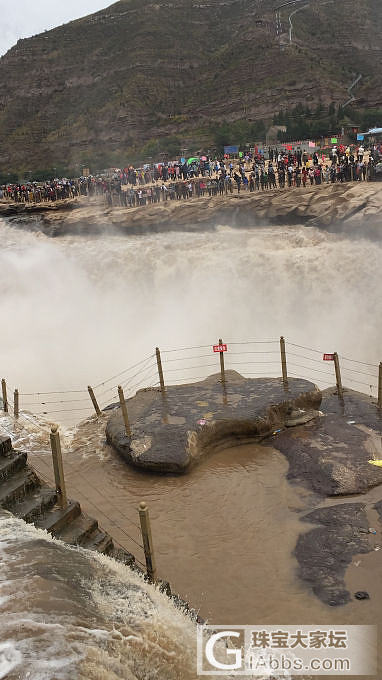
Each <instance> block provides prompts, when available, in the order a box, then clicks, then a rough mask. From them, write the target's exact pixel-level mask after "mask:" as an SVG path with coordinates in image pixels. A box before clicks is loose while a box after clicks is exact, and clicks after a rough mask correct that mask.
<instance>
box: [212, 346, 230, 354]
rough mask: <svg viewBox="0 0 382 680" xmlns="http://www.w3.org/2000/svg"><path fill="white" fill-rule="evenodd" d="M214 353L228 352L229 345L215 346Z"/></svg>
mask: <svg viewBox="0 0 382 680" xmlns="http://www.w3.org/2000/svg"><path fill="white" fill-rule="evenodd" d="M213 348H214V352H226V351H227V345H214V346H213Z"/></svg>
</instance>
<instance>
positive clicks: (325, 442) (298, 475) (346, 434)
mask: <svg viewBox="0 0 382 680" xmlns="http://www.w3.org/2000/svg"><path fill="white" fill-rule="evenodd" d="M321 413H322V415H321V417H320V418H318V419H315V420H314V421H311V422H309V423H306V425H304V426H302V427H297V428H295V429H291V430H289V429H288V430H286V431H285V432H281V433H280V434H279V435H278V437H277V441H276V442H274V443H273V445H274V446H276V448H277V449H278V450H279V451H281V453H283V454H284V455H285V456H286V457H287V459H288V461H289V466H290V467H289V473H288V478H289V479H290V480H293V481H296V482H299V483H301V484H303V485H304V486H306V487H307V488H310V489H311V490H312V491H314V492H316V493H318V494H321V495H322V496H344V495H349V494H356V493H366V492H367V491H368V489H371V488H372V487H374V486H377V485H378V484H381V483H382V468H378V467H375V466H373V465H370V463H369V460H370V459H371V458H372V452H371V448H370V445H369V440H370V433H368V429H371V430H372V431H373V432H376V433H379V434H382V431H381V428H382V417H381V414H380V411H379V410H378V409H377V407H376V404H375V403H374V402H373V401H372V400H371V399H370V398H369V397H367V396H366V395H362V394H359V393H357V392H352V391H350V390H346V392H345V399H344V401H343V402H341V401H340V400H339V399H338V396H337V394H335V393H333V390H329V391H328V390H327V391H325V392H323V398H322V403H321ZM362 428H364V429H362Z"/></svg>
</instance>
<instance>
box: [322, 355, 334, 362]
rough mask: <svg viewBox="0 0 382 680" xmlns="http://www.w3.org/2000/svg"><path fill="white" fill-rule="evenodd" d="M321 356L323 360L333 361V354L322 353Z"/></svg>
mask: <svg viewBox="0 0 382 680" xmlns="http://www.w3.org/2000/svg"><path fill="white" fill-rule="evenodd" d="M322 358H323V360H324V361H334V354H324V356H323V357H322Z"/></svg>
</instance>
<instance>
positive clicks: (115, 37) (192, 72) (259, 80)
mask: <svg viewBox="0 0 382 680" xmlns="http://www.w3.org/2000/svg"><path fill="white" fill-rule="evenodd" d="M279 4H280V2H277V1H274V0H196V1H193V0H173V1H171V0H168V1H167V2H163V1H162V0H156V1H155V0H154V1H151V0H120V2H117V3H115V4H114V5H111V6H110V7H109V8H107V9H105V10H102V11H100V12H97V13H96V14H93V15H91V16H89V17H85V18H84V19H80V20H78V21H74V22H71V23H69V24H66V25H64V26H60V27H58V28H56V29H54V30H52V31H48V32H45V33H43V34H41V35H38V36H35V37H33V38H30V39H27V40H20V41H19V42H18V43H17V45H16V46H15V47H13V48H12V49H11V50H10V51H9V52H8V53H7V54H6V55H5V56H4V57H2V58H1V59H0V171H1V172H6V171H11V170H27V169H28V170H29V169H30V170H34V169H37V168H46V167H52V166H56V167H58V166H66V167H76V166H77V167H79V166H80V164H82V163H92V164H101V165H102V164H107V163H108V162H111V160H112V159H115V161H116V162H117V160H119V159H121V160H122V158H127V157H128V154H129V153H131V152H132V150H134V148H139V147H140V146H142V145H143V144H145V143H146V142H147V141H148V140H150V139H155V138H158V137H159V138H163V137H165V136H166V135H176V136H177V137H178V138H179V140H180V142H181V145H184V146H186V147H188V148H197V146H198V145H205V144H208V140H209V128H210V124H211V120H212V121H213V120H216V121H221V120H223V119H227V120H235V119H240V118H246V117H249V118H251V119H260V118H264V117H265V118H267V117H268V118H271V117H272V115H273V114H274V113H275V112H277V111H278V110H279V109H280V108H281V107H283V106H286V105H288V106H293V105H295V104H296V103H297V102H302V103H304V104H307V103H317V102H318V101H320V100H321V101H322V102H323V103H329V102H330V101H332V100H333V101H335V102H337V103H342V102H344V101H346V99H347V98H348V93H347V88H348V87H349V85H350V84H351V82H352V80H354V78H355V76H356V75H358V73H362V74H363V79H362V81H361V86H360V87H359V88H358V89H357V91H356V96H357V97H359V98H360V103H362V104H363V105H367V104H370V105H371V104H372V105H378V104H380V103H382V102H381V99H382V95H381V90H382V88H381V85H382V75H381V74H382V70H381V66H382V60H381V51H382V38H381V35H382V3H381V2H380V0H331V1H329V2H328V1H327V0H325V1H324V0H307V3H303V5H305V4H308V6H307V7H302V5H301V4H300V8H301V9H300V11H299V12H297V13H296V14H295V16H294V17H293V19H292V21H293V43H292V44H289V38H288V30H289V21H288V17H289V14H290V13H291V11H293V10H294V9H295V8H298V7H299V5H298V4H296V5H295V6H292V7H290V8H289V7H286V8H284V9H281V10H280V17H281V24H282V35H281V36H278V35H277V31H276V15H275V11H274V8H275V7H276V6H277V5H279Z"/></svg>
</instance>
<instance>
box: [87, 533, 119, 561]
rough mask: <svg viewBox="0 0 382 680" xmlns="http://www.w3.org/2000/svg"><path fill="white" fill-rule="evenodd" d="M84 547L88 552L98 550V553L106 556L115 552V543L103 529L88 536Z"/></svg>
mask: <svg viewBox="0 0 382 680" xmlns="http://www.w3.org/2000/svg"><path fill="white" fill-rule="evenodd" d="M83 547H84V548H87V549H88V550H97V552H100V553H103V554H104V555H109V553H111V552H112V551H113V548H114V543H113V539H112V538H111V537H110V536H109V534H106V533H105V532H104V531H102V529H97V530H96V531H94V532H93V533H92V534H90V536H88V538H87V540H86V541H85V542H84V544H83Z"/></svg>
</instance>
